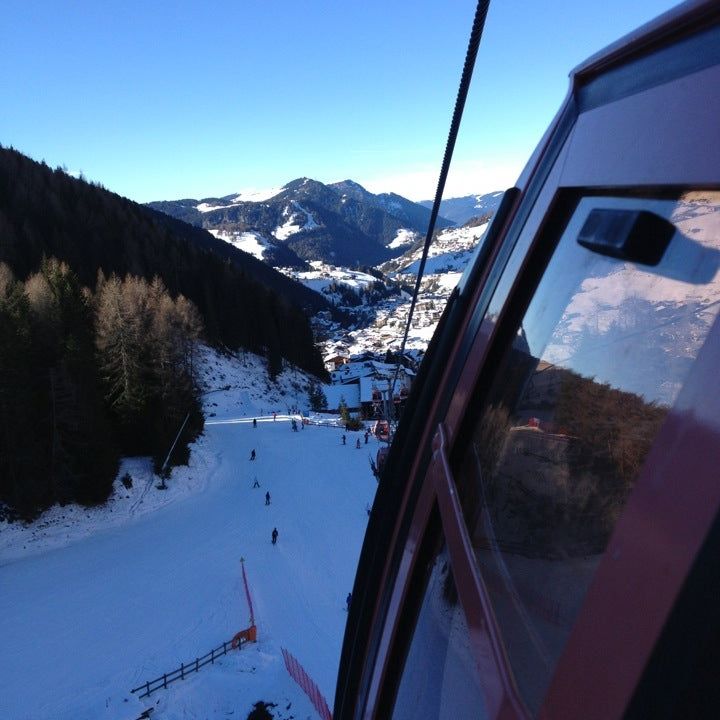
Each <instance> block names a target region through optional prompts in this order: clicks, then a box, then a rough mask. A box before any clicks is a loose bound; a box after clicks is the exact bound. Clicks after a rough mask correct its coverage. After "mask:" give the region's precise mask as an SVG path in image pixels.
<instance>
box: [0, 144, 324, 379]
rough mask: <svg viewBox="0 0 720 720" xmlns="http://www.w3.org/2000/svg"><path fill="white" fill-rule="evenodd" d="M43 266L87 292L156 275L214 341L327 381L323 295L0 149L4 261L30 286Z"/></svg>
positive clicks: (190, 230)
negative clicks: (320, 341) (59, 265)
mask: <svg viewBox="0 0 720 720" xmlns="http://www.w3.org/2000/svg"><path fill="white" fill-rule="evenodd" d="M43 257H55V258H58V259H59V260H61V261H65V262H67V263H68V264H69V266H70V267H71V268H72V269H73V271H74V272H75V273H76V274H77V277H78V278H79V281H80V283H81V284H83V285H85V286H88V287H92V286H94V284H95V278H96V275H97V272H98V270H99V269H102V270H103V271H104V272H105V273H106V274H107V275H111V274H113V273H115V274H116V275H118V276H119V277H125V276H126V275H133V276H136V277H139V278H144V279H145V280H147V281H148V282H150V281H152V278H153V277H155V276H157V277H159V278H161V279H162V281H163V283H164V285H165V287H166V288H167V289H168V291H169V292H170V294H171V295H173V296H175V295H180V294H182V295H184V296H185V297H186V298H188V299H189V300H191V301H192V302H193V303H194V304H195V306H196V307H197V308H198V310H199V312H200V315H201V316H202V318H203V321H204V325H205V333H206V338H207V340H208V342H210V343H212V344H215V345H217V346H221V347H222V346H226V347H228V348H230V349H233V350H234V349H238V348H241V347H243V348H246V349H248V350H252V351H254V352H258V353H263V354H265V355H266V356H267V358H268V361H269V363H270V368H271V371H275V372H277V371H278V370H279V368H280V367H281V364H282V358H285V359H286V360H288V361H289V362H291V363H293V364H294V365H297V366H298V367H301V368H303V369H305V370H307V371H308V372H311V373H313V374H315V375H318V376H323V374H324V368H323V364H322V358H321V357H320V353H319V352H318V350H317V349H316V347H315V346H314V344H313V338H312V332H311V329H310V326H309V322H308V319H307V316H306V311H307V310H312V311H316V310H320V309H327V308H328V307H330V306H329V304H328V303H327V302H326V301H325V300H323V299H322V298H321V297H320V296H319V295H318V294H317V293H313V292H312V291H310V290H308V289H306V288H303V287H302V286H301V285H300V284H298V283H294V282H292V281H291V280H289V279H288V278H285V277H283V276H282V275H280V274H279V273H277V272H276V271H275V270H273V269H272V268H270V267H268V266H267V265H265V264H264V263H262V262H259V261H257V260H256V259H255V258H253V257H251V256H249V255H247V254H246V253H242V252H240V251H238V250H236V249H235V248H233V247H232V246H231V245H229V244H228V243H225V242H223V241H221V240H217V239H216V238H214V237H212V236H211V235H210V234H209V233H207V232H205V231H204V230H201V229H199V228H195V227H192V226H190V225H187V224H186V223H183V222H180V221H178V220H175V219H173V218H171V217H168V216H166V215H163V214H162V213H159V212H156V211H153V210H151V209H149V208H147V207H144V206H142V205H138V204H137V203H133V202H131V201H129V200H127V199H125V198H122V197H120V196H118V195H115V194H113V193H111V192H108V191H107V190H105V189H104V188H102V187H100V186H97V185H93V184H91V183H87V182H84V181H82V180H78V179H76V178H73V177H70V176H68V175H67V174H66V173H65V172H64V171H62V170H60V169H57V170H52V169H50V168H49V167H48V166H47V165H45V164H44V163H37V162H34V161H32V160H30V159H29V158H27V157H25V156H24V155H22V154H21V153H18V152H16V151H15V150H12V149H7V148H2V147H0V262H5V263H7V264H8V266H9V267H10V268H11V269H12V271H13V273H14V274H15V276H16V277H18V278H19V279H21V280H24V279H26V278H27V277H28V276H29V275H30V274H31V273H33V272H35V271H36V270H37V268H38V267H39V265H40V262H41V260H42V258H43ZM279 293H282V296H281V295H280V294H279Z"/></svg>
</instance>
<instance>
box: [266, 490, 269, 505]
mask: <svg viewBox="0 0 720 720" xmlns="http://www.w3.org/2000/svg"><path fill="white" fill-rule="evenodd" d="M265 504H266V505H269V504H270V493H269V492H266V493H265Z"/></svg>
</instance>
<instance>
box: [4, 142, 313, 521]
mask: <svg viewBox="0 0 720 720" xmlns="http://www.w3.org/2000/svg"><path fill="white" fill-rule="evenodd" d="M196 236H197V237H196ZM215 242H216V243H218V244H219V245H220V246H221V248H222V250H223V255H222V256H221V255H218V254H216V253H215V252H214V250H213V248H212V245H213V243H215ZM235 256H237V257H235ZM243 263H247V264H246V265H244V264H243ZM256 270H257V272H256ZM268 274H269V275H268ZM266 275H268V276H270V277H271V279H273V280H274V278H273V276H274V275H277V276H278V277H279V278H281V280H282V282H281V283H280V284H279V285H280V287H281V289H282V288H289V289H290V291H291V293H293V296H292V298H291V300H290V301H288V299H287V298H285V297H280V296H279V295H278V294H277V293H276V292H274V291H273V290H271V289H269V288H268V287H266V286H265V285H264V284H261V281H262V278H263V277H265V276H266ZM298 288H299V289H300V290H301V292H298ZM304 293H307V294H308V295H310V296H311V297H313V298H315V297H317V298H318V300H319V301H320V302H322V300H321V298H320V296H319V295H317V294H316V293H312V292H311V291H308V290H305V288H301V287H300V286H299V285H297V284H296V283H292V282H291V281H289V280H287V279H285V278H282V276H280V275H278V274H277V273H275V271H274V270H272V269H271V268H269V267H267V266H266V265H264V264H263V263H261V262H258V261H256V260H255V259H254V258H251V257H249V256H247V255H245V254H244V253H241V252H239V251H237V250H235V249H234V248H232V247H230V246H229V245H227V244H226V243H224V242H222V241H216V240H215V238H213V237H212V236H210V235H208V234H207V233H206V232H204V231H202V230H198V229H196V228H192V227H190V226H188V225H185V224H184V223H181V222H179V221H176V220H173V219H171V218H168V217H166V216H164V215H162V214H160V213H156V212H154V211H152V210H149V209H147V208H144V207H142V206H140V205H137V204H135V203H132V202H130V201H128V200H126V199H124V198H121V197H119V196H117V195H114V194H112V193H110V192H108V191H107V190H104V189H103V188H101V187H98V186H95V185H92V184H89V183H87V182H84V181H82V180H77V179H75V178H72V177H70V176H68V175H67V174H66V173H65V172H63V171H62V170H54V171H53V170H51V169H50V168H48V167H47V166H46V165H44V164H42V163H36V162H34V161H31V160H29V159H28V158H26V157H24V156H23V155H21V154H20V153H17V152H15V151H13V150H7V149H2V148H0V511H2V506H3V505H4V506H6V508H10V512H11V514H13V513H18V514H20V515H21V516H23V517H33V516H34V515H35V514H37V512H38V511H40V510H42V509H43V508H45V507H47V506H49V505H51V504H53V503H56V502H59V503H66V502H81V503H85V504H93V503H98V502H102V501H103V500H105V499H106V498H107V496H108V494H109V493H110V491H111V489H112V484H113V480H114V479H115V476H116V473H117V467H118V462H119V459H120V457H121V456H123V455H152V456H153V457H154V458H155V460H156V463H157V466H158V468H159V466H160V465H161V464H162V461H163V459H164V457H165V455H166V454H167V452H168V449H169V447H170V445H171V443H172V441H173V439H174V437H175V434H176V433H177V431H178V428H179V427H180V426H181V424H182V422H183V419H184V418H185V416H186V415H189V421H188V423H187V425H186V427H185V431H184V433H183V436H182V438H181V442H180V443H179V444H178V446H177V448H176V450H175V451H174V453H173V458H172V462H173V463H177V462H182V461H183V459H184V458H186V457H187V452H188V451H187V443H188V442H189V441H190V440H192V439H193V438H194V437H195V436H196V435H197V433H198V432H199V431H200V430H201V429H202V423H203V419H202V414H201V412H200V390H199V387H198V384H197V382H196V380H195V348H196V344H197V342H198V340H200V339H201V338H202V339H203V340H205V341H207V342H209V343H211V344H214V345H217V346H219V347H221V348H230V349H238V348H241V347H242V348H246V349H248V350H251V351H254V352H256V353H258V354H261V355H264V356H265V357H266V358H267V361H268V371H269V373H270V375H271V376H273V375H275V374H277V373H279V372H280V371H281V369H282V363H283V358H285V359H286V360H288V361H290V362H291V363H293V364H295V365H297V366H299V367H301V368H304V369H306V370H308V371H309V372H311V373H315V374H317V375H323V374H324V369H323V366H322V360H321V358H320V354H319V352H318V350H317V349H316V348H315V346H314V344H313V337H312V331H311V329H310V325H309V321H308V319H307V317H306V315H305V312H304V308H303V304H302V298H303V296H304V295H303V294H304Z"/></svg>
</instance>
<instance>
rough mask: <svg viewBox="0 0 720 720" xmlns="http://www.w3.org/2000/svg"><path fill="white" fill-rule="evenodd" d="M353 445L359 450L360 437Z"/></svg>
mask: <svg viewBox="0 0 720 720" xmlns="http://www.w3.org/2000/svg"><path fill="white" fill-rule="evenodd" d="M355 447H356V448H357V449H358V450H359V449H360V438H358V439H357V441H356V442H355Z"/></svg>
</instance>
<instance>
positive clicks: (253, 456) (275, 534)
mask: <svg viewBox="0 0 720 720" xmlns="http://www.w3.org/2000/svg"><path fill="white" fill-rule="evenodd" d="M275 418H276V413H273V420H275ZM291 427H292V430H293V432H297V430H298V428H297V421H296V420H295V419H294V418H293V419H292V422H291ZM253 428H257V418H253ZM302 429H303V430H304V429H305V423H304V422H303V423H302ZM369 437H370V431H369V430H366V431H365V444H366V445H367V442H368V439H369ZM342 444H343V445H345V444H346V436H345V435H344V434H343V436H342ZM355 447H356V448H358V450H359V449H360V447H361V444H360V438H357V440H356V443H355ZM256 458H257V452H256V451H255V448H253V449H252V450H251V451H250V461H251V462H252V461H254V460H255V459H256ZM252 486H253V488H259V487H260V483H259V482H258V479H257V476H255V479H254V482H253V485H252ZM265 505H270V491H269V490H266V491H265ZM278 535H279V533H278V529H277V528H276V527H274V528H273V530H272V533H270V539H271V542H272V544H273V545H277V539H278ZM351 600H352V593H348V595H347V598H346V599H345V602H346V606H347V607H346V609H347V610H348V611H349V610H350V602H351Z"/></svg>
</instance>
